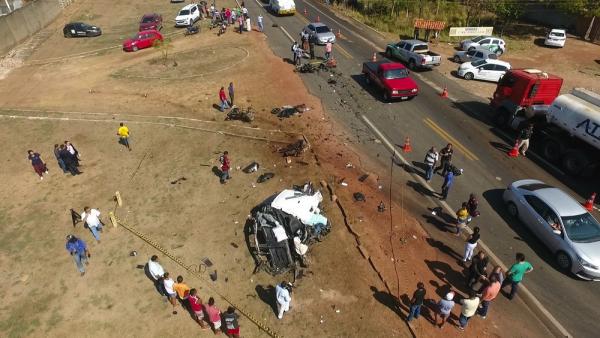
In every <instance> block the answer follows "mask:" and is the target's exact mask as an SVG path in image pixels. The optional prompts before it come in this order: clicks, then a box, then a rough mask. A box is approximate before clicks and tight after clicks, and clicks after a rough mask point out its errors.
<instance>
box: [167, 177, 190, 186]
mask: <svg viewBox="0 0 600 338" xmlns="http://www.w3.org/2000/svg"><path fill="white" fill-rule="evenodd" d="M186 180H187V178H185V177H180V178H178V179H176V180H175V181H171V184H181V181H186Z"/></svg>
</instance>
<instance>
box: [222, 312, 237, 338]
mask: <svg viewBox="0 0 600 338" xmlns="http://www.w3.org/2000/svg"><path fill="white" fill-rule="evenodd" d="M238 319H239V316H238V314H237V313H235V309H234V308H233V307H232V306H230V307H228V308H227V312H225V314H224V315H223V320H224V321H225V330H226V331H225V333H226V334H227V337H229V338H239V337H240V325H239V324H238Z"/></svg>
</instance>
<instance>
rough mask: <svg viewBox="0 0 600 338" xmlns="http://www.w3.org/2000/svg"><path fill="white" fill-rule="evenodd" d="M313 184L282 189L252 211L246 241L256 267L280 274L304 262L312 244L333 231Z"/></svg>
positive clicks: (319, 195) (319, 194) (320, 196)
mask: <svg viewBox="0 0 600 338" xmlns="http://www.w3.org/2000/svg"><path fill="white" fill-rule="evenodd" d="M322 200H323V196H322V195H321V192H319V191H317V192H315V191H314V189H313V187H312V185H311V184H310V183H307V184H306V185H304V186H303V187H296V188H295V189H293V190H292V189H287V190H283V191H282V192H280V193H279V194H277V195H274V196H271V197H270V198H268V199H267V200H265V201H264V202H263V203H261V204H260V205H258V206H256V207H255V208H254V209H253V210H252V217H251V219H250V220H249V221H250V222H249V223H250V224H249V227H248V229H247V231H248V232H247V241H248V246H249V249H250V252H251V254H252V257H254V260H255V263H256V269H255V271H258V270H261V269H262V270H264V271H266V272H268V273H270V274H272V275H277V274H280V273H284V272H287V271H289V270H290V269H294V268H296V266H297V263H300V264H304V263H305V260H304V258H305V254H306V252H307V251H308V248H309V246H311V245H312V244H313V243H315V242H320V241H321V240H322V239H323V237H324V236H325V235H327V234H328V233H329V232H330V230H331V225H330V223H329V220H328V219H327V218H326V217H325V216H323V215H322V214H321V210H320V208H319V204H320V203H321V201H322Z"/></svg>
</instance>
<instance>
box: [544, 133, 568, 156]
mask: <svg viewBox="0 0 600 338" xmlns="http://www.w3.org/2000/svg"><path fill="white" fill-rule="evenodd" d="M563 151H564V149H563V146H562V145H561V143H560V142H559V141H558V140H556V139H554V138H551V137H549V138H547V139H545V140H544V141H543V143H542V155H543V156H544V158H545V159H547V160H548V161H550V162H558V161H559V160H560V159H561V157H562V153H563Z"/></svg>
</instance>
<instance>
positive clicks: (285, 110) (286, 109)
mask: <svg viewBox="0 0 600 338" xmlns="http://www.w3.org/2000/svg"><path fill="white" fill-rule="evenodd" d="M309 110H310V109H309V108H307V107H306V105H305V104H299V105H296V106H283V107H281V108H273V109H272V110H271V114H276V115H277V117H279V118H285V117H290V116H294V115H296V114H302V113H304V112H307V111H309Z"/></svg>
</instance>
